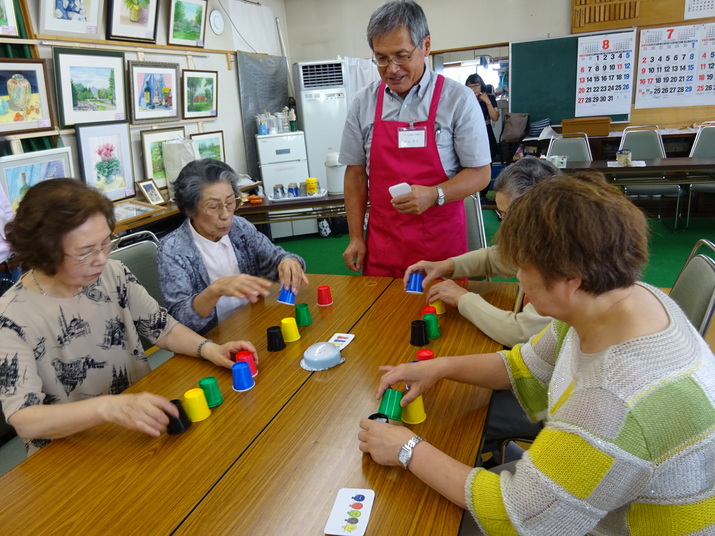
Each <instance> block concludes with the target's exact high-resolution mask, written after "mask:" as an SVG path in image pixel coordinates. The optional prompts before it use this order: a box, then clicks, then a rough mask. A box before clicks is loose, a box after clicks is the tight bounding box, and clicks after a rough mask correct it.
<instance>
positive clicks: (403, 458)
mask: <svg viewBox="0 0 715 536" xmlns="http://www.w3.org/2000/svg"><path fill="white" fill-rule="evenodd" d="M422 441H424V439H422V438H421V437H420V436H417V435H416V436H414V437H413V438H412V439H410V440H409V441H408V442H407V443H405V444H404V445H402V448H401V449H400V454H399V456H398V458H397V459H398V461H399V462H400V465H401V466H402V468H403V469H407V466H408V465H409V464H410V461H411V460H412V453H413V452H414V448H415V447H416V446H417V445H418V444H419V443H421V442H422Z"/></svg>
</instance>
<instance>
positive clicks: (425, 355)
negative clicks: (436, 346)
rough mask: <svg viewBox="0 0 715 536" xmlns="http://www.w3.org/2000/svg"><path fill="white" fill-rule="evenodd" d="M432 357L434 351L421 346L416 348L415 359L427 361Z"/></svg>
mask: <svg viewBox="0 0 715 536" xmlns="http://www.w3.org/2000/svg"><path fill="white" fill-rule="evenodd" d="M430 359H434V352H433V351H432V350H430V349H429V348H422V349H421V350H417V361H429V360H430Z"/></svg>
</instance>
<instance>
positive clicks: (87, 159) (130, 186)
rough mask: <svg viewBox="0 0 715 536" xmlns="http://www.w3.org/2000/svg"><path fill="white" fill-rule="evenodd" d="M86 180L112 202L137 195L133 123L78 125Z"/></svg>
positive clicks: (77, 130) (81, 160) (84, 178)
mask: <svg viewBox="0 0 715 536" xmlns="http://www.w3.org/2000/svg"><path fill="white" fill-rule="evenodd" d="M75 131H76V132H77V147H78V149H79V154H80V162H81V167H82V179H83V180H84V182H86V183H87V184H89V185H90V186H93V187H95V188H97V189H98V190H100V191H101V192H102V193H103V194H104V195H106V196H107V197H109V198H110V199H112V200H117V199H123V198H125V197H129V196H132V195H134V167H133V164H132V155H131V146H130V142H129V139H130V138H129V123H128V122H126V121H113V122H109V123H93V124H90V125H83V124H76V125H75Z"/></svg>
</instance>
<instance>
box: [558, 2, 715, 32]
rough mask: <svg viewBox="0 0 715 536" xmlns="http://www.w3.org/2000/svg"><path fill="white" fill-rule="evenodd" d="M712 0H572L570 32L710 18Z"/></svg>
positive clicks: (599, 30)
mask: <svg viewBox="0 0 715 536" xmlns="http://www.w3.org/2000/svg"><path fill="white" fill-rule="evenodd" d="M712 10H713V4H712V1H711V0H571V33H580V32H602V31H604V30H613V29H616V28H628V27H631V26H641V27H642V26H654V25H658V24H676V23H679V22H683V21H690V20H693V21H694V20H695V19H698V18H704V17H712V16H713V14H712Z"/></svg>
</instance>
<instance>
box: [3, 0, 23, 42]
mask: <svg viewBox="0 0 715 536" xmlns="http://www.w3.org/2000/svg"><path fill="white" fill-rule="evenodd" d="M0 34H2V36H3V37H9V36H18V35H20V34H19V33H18V30H17V19H16V18H15V6H14V4H13V2H12V0H0Z"/></svg>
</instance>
